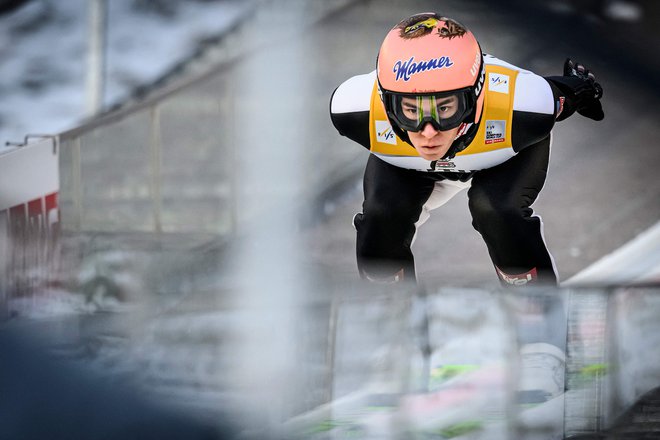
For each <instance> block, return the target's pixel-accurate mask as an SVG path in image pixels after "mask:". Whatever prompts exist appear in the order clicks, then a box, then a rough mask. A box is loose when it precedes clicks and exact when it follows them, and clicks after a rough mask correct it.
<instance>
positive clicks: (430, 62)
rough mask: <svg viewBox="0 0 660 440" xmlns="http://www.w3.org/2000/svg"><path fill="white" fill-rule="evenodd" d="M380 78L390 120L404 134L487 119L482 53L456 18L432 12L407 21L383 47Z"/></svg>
mask: <svg viewBox="0 0 660 440" xmlns="http://www.w3.org/2000/svg"><path fill="white" fill-rule="evenodd" d="M377 75H378V86H379V91H380V93H381V98H382V100H383V103H384V105H385V110H386V112H387V115H388V117H389V118H390V119H391V120H392V121H393V122H394V123H395V125H396V126H398V128H400V129H403V130H406V131H420V130H422V129H423V127H424V125H425V124H426V123H431V124H432V125H433V126H434V127H435V128H436V129H437V130H450V129H452V128H456V127H458V126H459V125H461V124H462V123H466V124H469V123H470V122H473V123H475V125H476V124H477V123H478V122H479V119H480V118H481V110H482V108H483V103H484V93H482V92H483V84H484V78H485V67H484V60H483V56H482V53H481V48H480V46H479V43H478V42H477V40H476V38H475V37H474V35H473V34H472V33H471V32H470V31H469V30H467V29H466V28H465V27H464V26H463V25H461V24H460V23H458V22H457V21H455V20H452V19H451V18H447V17H442V16H440V15H438V14H436V13H433V12H428V13H423V14H417V15H413V16H412V17H410V18H407V19H405V20H403V21H401V22H400V23H399V24H398V25H396V26H395V27H394V28H392V30H391V31H390V32H389V33H388V34H387V36H386V37H385V40H384V41H383V44H382V45H381V47H380V51H379V53H378V62H377Z"/></svg>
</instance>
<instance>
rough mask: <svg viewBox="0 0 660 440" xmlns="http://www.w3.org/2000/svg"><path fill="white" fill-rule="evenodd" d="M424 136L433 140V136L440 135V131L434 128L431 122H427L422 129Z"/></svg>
mask: <svg viewBox="0 0 660 440" xmlns="http://www.w3.org/2000/svg"><path fill="white" fill-rule="evenodd" d="M421 134H422V136H424V137H425V138H427V139H431V138H432V137H433V136H435V135H436V134H438V130H436V129H435V127H433V125H432V124H431V123H430V122H427V123H426V124H424V127H423V128H422V131H421Z"/></svg>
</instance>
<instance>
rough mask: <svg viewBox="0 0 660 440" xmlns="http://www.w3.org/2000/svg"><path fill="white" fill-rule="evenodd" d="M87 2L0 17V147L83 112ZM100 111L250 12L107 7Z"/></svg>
mask: <svg viewBox="0 0 660 440" xmlns="http://www.w3.org/2000/svg"><path fill="white" fill-rule="evenodd" d="M90 3H91V2H88V1H87V0H66V1H57V0H32V1H30V2H27V3H26V4H25V5H24V6H22V7H21V8H18V9H17V10H14V11H12V12H11V13H8V14H5V15H2V16H0V143H1V145H0V149H2V148H3V147H4V144H5V142H6V141H19V140H21V139H23V136H25V135H26V134H28V133H57V132H60V131H63V130H66V129H68V128H71V127H73V126H75V125H76V124H77V123H78V122H79V121H80V120H81V119H82V118H84V117H85V116H87V115H86V114H85V75H86V56H87V53H86V51H87V41H88V38H89V34H88V32H89V31H88V5H89V4H90ZM107 4H108V11H107V38H106V47H107V58H106V69H105V70H106V85H105V99H104V104H105V106H109V105H113V104H116V103H117V102H120V101H121V100H123V99H124V98H126V97H127V96H130V94H131V91H132V90H134V89H135V88H137V87H143V86H145V85H148V84H150V83H151V82H153V81H155V80H156V79H158V78H160V77H161V76H162V75H163V74H164V73H165V72H167V71H168V70H170V69H171V68H172V67H173V66H175V65H176V64H178V63H180V62H181V61H182V60H185V59H186V58H188V57H190V56H191V55H192V54H193V53H194V52H195V50H196V49H197V48H198V47H199V45H200V44H201V43H202V42H204V41H205V40H208V39H211V38H214V37H217V36H218V35H220V34H222V33H223V32H225V31H226V30H227V29H229V28H230V27H231V26H232V24H233V23H235V22H236V21H237V20H239V19H240V18H241V17H242V16H243V14H245V13H246V11H248V10H249V9H250V8H251V7H252V4H253V2H251V1H238V0H189V1H183V0H158V1H145V0H119V1H107Z"/></svg>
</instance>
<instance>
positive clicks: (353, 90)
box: [330, 70, 376, 149]
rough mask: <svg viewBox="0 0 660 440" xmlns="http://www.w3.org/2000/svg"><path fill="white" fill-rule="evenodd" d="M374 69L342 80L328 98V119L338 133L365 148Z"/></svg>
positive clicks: (374, 76)
mask: <svg viewBox="0 0 660 440" xmlns="http://www.w3.org/2000/svg"><path fill="white" fill-rule="evenodd" d="M375 81H376V71H375V70H374V71H373V72H371V73H367V74H365V75H357V76H354V77H352V78H350V79H348V80H346V81H344V82H343V83H342V84H341V85H340V86H339V87H337V88H336V89H335V91H334V92H333V93H332V97H331V98H330V119H331V120H332V124H333V125H334V126H335V128H336V129H337V131H338V132H339V134H341V135H342V136H346V137H347V138H349V139H351V140H353V141H355V142H357V143H358V144H360V145H362V146H363V147H365V148H366V149H369V148H370V140H369V107H370V103H371V92H372V91H373V87H374V82H375Z"/></svg>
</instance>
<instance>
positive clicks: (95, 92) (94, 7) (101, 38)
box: [86, 0, 107, 117]
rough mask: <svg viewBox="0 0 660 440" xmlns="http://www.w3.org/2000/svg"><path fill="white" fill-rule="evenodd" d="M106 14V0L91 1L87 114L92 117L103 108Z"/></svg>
mask: <svg viewBox="0 0 660 440" xmlns="http://www.w3.org/2000/svg"><path fill="white" fill-rule="evenodd" d="M106 12H107V8H106V0H89V15H88V20H89V21H88V32H89V37H88V45H87V81H86V88H87V93H86V95H87V99H86V101H87V102H86V113H87V115H88V116H90V117H91V116H94V115H96V114H98V113H99V111H100V110H101V108H102V106H103V91H104V86H105V84H104V79H105V78H104V71H105V36H106Z"/></svg>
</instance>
